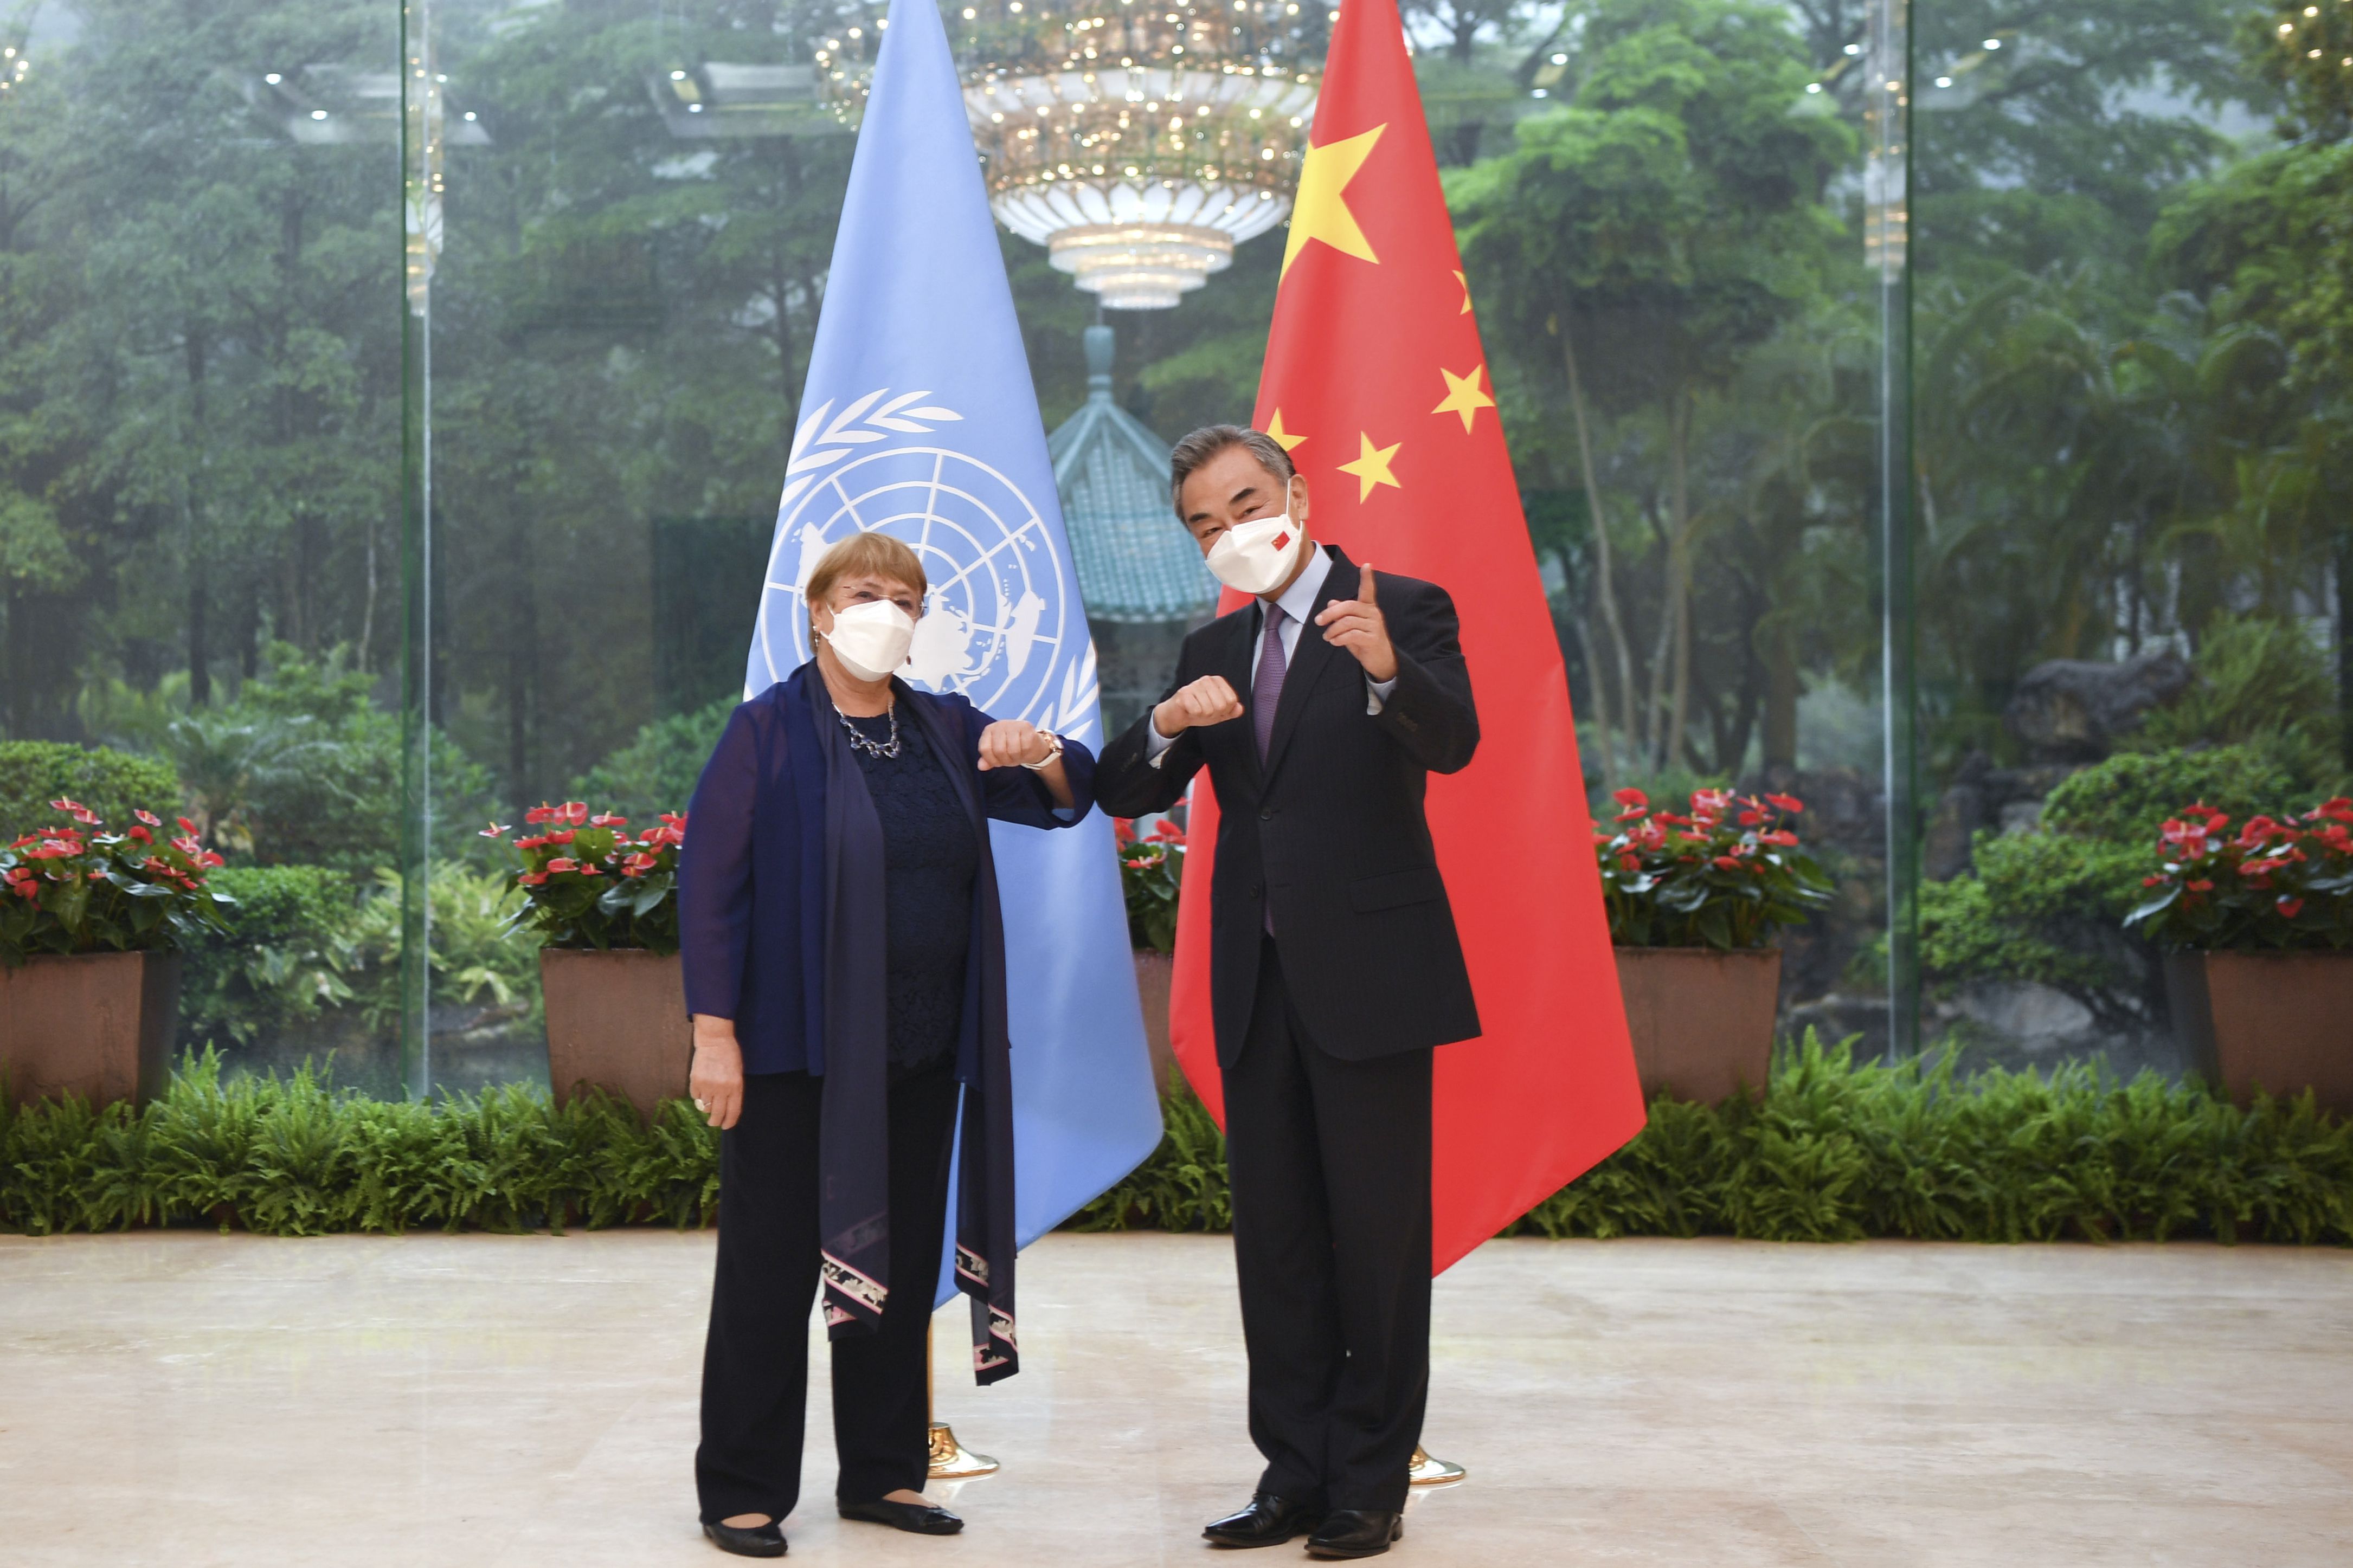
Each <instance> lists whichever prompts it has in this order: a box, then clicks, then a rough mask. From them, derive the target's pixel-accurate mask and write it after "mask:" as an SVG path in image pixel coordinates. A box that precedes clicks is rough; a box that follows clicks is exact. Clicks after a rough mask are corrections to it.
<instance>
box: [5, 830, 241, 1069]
mask: <svg viewBox="0 0 2353 1568" xmlns="http://www.w3.org/2000/svg"><path fill="white" fill-rule="evenodd" d="M49 805H50V808H51V809H52V810H54V811H57V812H58V813H60V814H61V815H63V816H65V817H66V818H67V819H68V820H67V821H65V822H63V823H60V824H58V825H55V826H48V827H43V828H37V829H36V830H35V831H33V832H31V833H27V834H26V835H25V836H24V837H21V838H19V839H17V840H16V842H15V843H13V844H11V845H9V846H8V847H6V848H5V849H0V1079H5V1080H6V1083H7V1092H8V1094H9V1095H10V1096H11V1097H12V1099H13V1100H15V1101H16V1102H17V1103H19V1104H21V1103H23V1102H24V1101H26V1100H34V1099H45V1098H55V1097H57V1096H60V1095H66V1094H75V1095H79V1096H81V1097H82V1098H83V1099H85V1100H90V1101H92V1102H93V1103H97V1104H104V1103H106V1102H107V1101H110V1100H138V1101H143V1100H147V1099H149V1098H151V1097H152V1096H153V1095H155V1094H157V1093H159V1092H160V1091H161V1090H162V1089H163V1087H164V1079H165V1078H166V1076H167V1074H168V1071H169V1059H170V1054H171V1046H172V1032H173V1030H174V1027H175V1026H176V1025H177V1022H178V1017H179V1010H180V952H179V950H180V949H181V947H182V946H184V945H185V943H187V942H189V941H191V940H192V939H194V938H195V937H196V936H197V935H199V934H200V933H202V932H204V931H220V930H223V929H224V928H225V924H226V922H225V921H223V920H222V918H221V910H222V909H223V907H224V906H227V905H229V904H231V903H232V902H233V900H229V899H228V898H227V897H226V896H224V895H222V894H219V893H216V892H215V891H213V890H212V889H210V888H208V887H206V885H205V879H206V874H207V873H209V872H210V871H211V870H212V869H213V868H215V867H216V866H218V865H220V864H221V858H220V856H219V855H217V854H216V853H214V852H213V851H212V850H210V849H207V848H206V847H204V845H203V843H202V842H201V841H200V840H199V839H198V838H197V837H196V831H195V826H194V825H193V824H192V823H190V822H189V821H188V820H187V819H186V818H185V817H182V818H180V819H179V822H180V833H179V834H178V836H176V837H173V836H170V834H169V830H168V829H166V828H165V827H164V821H163V818H161V817H159V816H155V815H154V814H153V812H148V811H140V812H135V813H134V814H133V815H134V816H136V817H137V821H135V822H134V823H133V824H132V826H129V827H127V828H124V829H123V830H121V832H119V833H117V832H109V831H108V830H107V827H106V825H105V823H104V822H103V821H101V820H100V817H99V815H98V814H97V813H96V812H94V811H91V810H90V809H89V808H88V807H86V806H84V805H81V804H80V803H79V802H77V801H72V800H53V801H51V802H50V803H49Z"/></svg>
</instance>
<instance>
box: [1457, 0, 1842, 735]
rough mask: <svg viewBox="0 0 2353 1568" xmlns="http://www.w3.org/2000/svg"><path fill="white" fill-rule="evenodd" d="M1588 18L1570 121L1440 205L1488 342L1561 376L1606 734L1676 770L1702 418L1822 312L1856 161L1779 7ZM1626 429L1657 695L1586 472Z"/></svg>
mask: <svg viewBox="0 0 2353 1568" xmlns="http://www.w3.org/2000/svg"><path fill="white" fill-rule="evenodd" d="M1583 20H1584V26H1583V27H1582V28H1581V29H1579V30H1578V31H1577V37H1576V42H1575V44H1574V46H1573V47H1571V48H1570V50H1569V51H1568V52H1569V54H1570V64H1569V66H1568V68H1567V79H1565V80H1564V82H1563V84H1562V88H1563V93H1564V96H1565V97H1566V98H1567V102H1566V103H1564V104H1563V106H1562V107H1560V108H1559V109H1556V110H1552V111H1550V112H1547V113H1544V114H1539V115H1535V116H1533V117H1531V118H1529V119H1526V120H1524V121H1521V122H1520V123H1519V126H1518V128H1517V135H1516V141H1515V144H1514V149H1513V150H1512V151H1511V152H1510V153H1506V154H1504V156H1501V157H1498V158H1494V159H1490V160H1487V161H1484V162H1482V163H1479V164H1476V165H1474V166H1473V167H1472V168H1470V169H1468V170H1465V171H1461V173H1460V174H1455V175H1452V176H1451V177H1450V181H1449V191H1450V196H1451V201H1452V204H1453V205H1454V208H1455V211H1456V214H1457V218H1458V222H1459V224H1460V226H1461V237H1462V241H1463V250H1464V255H1465V258H1466V260H1467V261H1468V263H1469V265H1470V267H1471V268H1472V271H1473V276H1474V278H1475V279H1476V284H1477V289H1478V293H1479V297H1480V298H1481V299H1482V300H1483V301H1485V304H1484V307H1483V310H1484V314H1485V315H1486V318H1487V321H1488V323H1489V325H1490V330H1491V331H1493V330H1494V329H1497V328H1500V329H1501V331H1500V332H1499V333H1498V334H1497V340H1498V341H1510V342H1517V343H1521V344H1526V345H1530V346H1535V345H1546V347H1547V349H1548V351H1549V352H1551V353H1557V354H1558V356H1559V363H1560V369H1561V374H1562V376H1563V379H1564V381H1565V382H1566V385H1567V395H1568V405H1569V414H1570V420H1571V425H1572V428H1573V430H1574V432H1575V437H1576V442H1577V463H1576V467H1577V470H1578V472H1579V475H1580V478H1581V481H1582V484H1583V487H1584V489H1585V490H1586V493H1587V502H1588V511H1589V515H1590V516H1591V517H1592V518H1593V519H1594V521H1595V526H1594V529H1593V539H1594V541H1595V545H1596V551H1595V556H1596V558H1595V562H1594V581H1595V592H1596V598H1597V599H1598V601H1599V607H1600V610H1601V616H1600V618H1601V622H1602V630H1603V635H1604V637H1605V638H1606V643H1605V649H1604V651H1603V653H1602V654H1601V656H1600V658H1598V659H1597V660H1595V661H1594V662H1595V664H1596V665H1597V667H1598V668H1597V673H1596V678H1595V679H1594V680H1593V681H1592V683H1591V684H1592V691H1593V694H1594V696H1595V697H1596V698H1598V699H1600V700H1599V702H1598V703H1597V707H1598V709H1599V712H1598V715H1597V716H1598V717H1599V719H1600V721H1601V723H1602V727H1603V730H1604V731H1605V733H1606V732H1607V731H1609V729H1610V728H1611V727H1612V726H1613V725H1616V726H1620V727H1622V729H1623V731H1624V733H1625V736H1626V739H1627V741H1628V742H1629V743H1630V747H1631V748H1632V749H1634V750H1636V751H1638V752H1640V753H1641V754H1642V755H1643V756H1645V757H1648V758H1649V759H1651V762H1652V763H1655V764H1664V765H1668V766H1674V765H1679V764H1680V763H1682V761H1683V752H1684V746H1685V731H1686V727H1687V726H1686V721H1687V719H1688V717H1689V713H1690V703H1691V686H1692V671H1693V658H1692V649H1693V618H1692V584H1693V579H1694V569H1695V566H1696V562H1697V556H1698V546H1699V535H1700V532H1701V530H1702V526H1703V524H1704V521H1708V520H1707V518H1706V516H1705V514H1704V511H1703V509H1702V507H1701V506H1700V505H1698V504H1695V501H1696V499H1697V498H1695V497H1694V488H1693V484H1692V478H1693V458H1694V431H1695V428H1696V426H1697V424H1698V420H1699V417H1700V413H1701V405H1702V404H1703V402H1704V399H1705V398H1707V397H1708V395H1711V394H1712V393H1715V392H1717V391H1719V390H1720V389H1721V388H1722V387H1723V386H1724V385H1725V384H1726V382H1727V381H1728V380H1729V379H1730V378H1731V377H1732V376H1733V374H1735V373H1736V370H1737V369H1738V367H1739V364H1740V363H1741V358H1742V355H1743V354H1744V353H1746V352H1747V351H1749V350H1751V349H1753V348H1754V347H1755V346H1756V345H1757V344H1758V343H1759V342H1763V341H1765V340H1766V339H1767V338H1769V337H1770V336H1772V335H1773V334H1774V332H1775V331H1778V329H1780V328H1781V327H1782V326H1783V325H1784V324H1785V323H1787V322H1788V321H1791V320H1793V319H1795V318H1796V317H1798V316H1799V315H1800V314H1801V313H1803V312H1804V311H1805V310H1807V309H1808V308H1809V307H1810V305H1811V304H1812V303H1813V302H1814V301H1815V300H1817V299H1818V298H1820V295H1821V293H1822V290H1823V286H1824V279H1825V276H1826V274H1827V272H1828V271H1829V269H1830V267H1831V247H1832V246H1833V244H1834V243H1835V242H1836V241H1837V240H1838V238H1839V237H1841V233H1842V230H1841V225H1840V224H1839V222H1838V220H1837V219H1836V217H1835V216H1833V214H1832V213H1831V210H1830V208H1829V207H1828V206H1827V205H1825V203H1824V201H1823V193H1824V190H1825V187H1826V186H1827V184H1828V183H1829V181H1830V178H1831V174H1833V173H1834V172H1835V171H1836V170H1837V169H1838V168H1839V167H1840V166H1841V164H1842V163H1844V162H1845V160H1846V159H1847V157H1848V156H1849V155H1850V153H1852V150H1853V146H1854V142H1853V138H1852V132H1850V131H1849V129H1848V128H1847V127H1846V126H1844V125H1843V124H1841V122H1840V121H1836V120H1834V119H1830V118H1825V117H1822V116H1807V115H1797V114H1793V113H1792V112H1791V110H1792V108H1793V107H1794V106H1795V105H1796V103H1797V102H1798V101H1799V99H1800V98H1801V96H1802V95H1803V89H1804V87H1805V84H1806V83H1807V81H1808V80H1809V79H1810V78H1811V76H1812V74H1813V72H1812V68H1811V67H1810V64H1809V62H1808V61H1807V58H1806V57H1805V53H1804V50H1803V47H1802V44H1801V42H1800V40H1799V37H1798V35H1797V34H1796V32H1795V31H1794V30H1793V29H1792V28H1791V26H1790V25H1789V17H1788V14H1787V13H1786V12H1784V11H1782V10H1780V9H1778V7H1774V6H1770V5H1762V4H1755V3H1751V0H1672V3H1669V4H1649V3H1645V0H1603V3H1602V4H1599V5H1594V6H1592V7H1590V8H1589V10H1587V11H1585V12H1584V13H1583ZM1630 416H1639V417H1641V418H1642V419H1645V420H1647V421H1648V422H1649V424H1650V426H1651V427H1652V430H1651V444H1652V447H1653V452H1652V454H1651V460H1650V462H1649V464H1647V465H1646V466H1647V467H1649V468H1651V474H1649V475H1647V476H1645V478H1646V479H1647V481H1648V482H1647V483H1645V484H1644V485H1643V486H1642V489H1644V490H1645V491H1646V492H1647V493H1648V496H1649V498H1650V500H1649V505H1648V506H1647V508H1646V509H1645V510H1647V511H1648V513H1649V514H1650V516H1651V519H1652V520H1653V523H1654V527H1655V529H1656V531H1657V532H1658V533H1659V535H1660V537H1661V543H1662V552H1663V555H1664V570H1663V579H1662V595H1661V605H1660V615H1659V620H1658V623H1657V625H1658V636H1657V639H1656V648H1655V650H1654V651H1653V653H1652V655H1651V658H1650V659H1649V661H1648V663H1649V679H1648V681H1647V683H1646V684H1647V689H1644V687H1643V685H1641V684H1638V679H1637V675H1636V659H1635V654H1634V650H1633V648H1632V646H1631V643H1630V629H1629V626H1628V616H1626V614H1625V612H1624V607H1623V605H1621V603H1620V591H1619V587H1618V584H1617V582H1616V567H1615V563H1614V560H1613V553H1612V535H1613V533H1614V532H1615V531H1617V529H1618V527H1619V521H1618V515H1619V513H1620V510H1621V509H1620V508H1619V507H1617V506H1613V505H1611V504H1610V502H1609V499H1608V497H1607V495H1606V493H1605V480H1604V477H1603V473H1602V469H1601V468H1600V465H1599V461H1598V457H1597V446H1598V442H1597V432H1598V428H1599V422H1600V421H1601V420H1602V419H1603V418H1604V417H1616V418H1619V419H1621V420H1623V419H1627V418H1629V417H1630ZM1613 751H1614V748H1609V747H1605V755H1609V754H1611V753H1612V752H1613Z"/></svg>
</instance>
